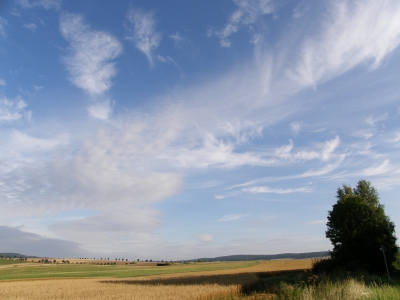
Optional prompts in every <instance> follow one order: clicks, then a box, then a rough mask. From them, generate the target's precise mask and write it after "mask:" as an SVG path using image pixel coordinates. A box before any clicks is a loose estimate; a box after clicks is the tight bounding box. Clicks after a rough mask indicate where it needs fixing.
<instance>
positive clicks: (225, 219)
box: [216, 214, 250, 222]
mask: <svg viewBox="0 0 400 300" xmlns="http://www.w3.org/2000/svg"><path fill="white" fill-rule="evenodd" d="M249 215H250V214H231V215H226V216H222V217H221V218H219V219H218V220H216V222H229V221H237V220H239V219H243V218H245V217H247V216H249Z"/></svg>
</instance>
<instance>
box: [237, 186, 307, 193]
mask: <svg viewBox="0 0 400 300" xmlns="http://www.w3.org/2000/svg"><path fill="white" fill-rule="evenodd" d="M312 190H313V189H312V188H311V187H308V186H306V187H301V188H297V189H292V188H289V189H276V188H270V187H268V186H252V187H245V188H242V190H241V191H242V192H244V193H251V194H293V193H309V192H311V191H312Z"/></svg>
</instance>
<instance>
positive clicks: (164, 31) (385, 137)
mask: <svg viewBox="0 0 400 300" xmlns="http://www.w3.org/2000/svg"><path fill="white" fill-rule="evenodd" d="M399 44H400V2H399V1H397V0H365V1H350V0H347V1H346V0H332V1H319V0H314V1H312V0H310V1H294V0H292V1H291V0H288V1H278V0H275V1H274V0H233V1H231V0H221V1H186V0H179V1H178V0H171V1H156V0H151V1H144V0H143V1H142V0H133V1H125V0H119V1H111V0H110V1H106V0H102V1H97V0H96V1H95V0H86V1H66V0H64V1H62V0H15V1H2V2H1V4H0V66H1V67H0V139H1V145H2V147H1V152H0V160H1V168H0V220H1V221H0V239H1V240H2V241H3V242H2V243H1V245H0V252H19V253H22V254H27V255H37V256H58V257H68V256H72V257H79V256H85V257H104V256H105V257H107V256H109V257H113V256H115V257H126V258H130V259H137V258H140V259H153V260H156V259H159V260H161V259H164V260H165V259H167V260H175V259H190V258H195V257H214V256H222V255H232V254H273V253H287V252H291V253H293V252H311V251H326V250H329V249H331V245H330V242H329V240H327V239H326V238H325V230H326V217H327V212H328V210H330V209H331V207H332V205H333V204H334V203H335V202H336V198H335V194H336V190H337V188H338V187H340V186H342V184H348V185H351V186H355V184H356V183H357V181H358V180H360V179H366V180H368V181H370V182H371V183H372V185H373V186H374V187H375V188H376V189H377V190H378V192H379V195H380V199H381V202H382V203H383V204H384V205H385V209H386V214H387V215H389V217H390V218H391V220H392V221H394V223H395V225H397V226H400V202H399V200H398V195H399V192H400V177H399V172H400V152H399V148H400V126H399V121H400V101H399V100H400V72H399V70H400V49H399Z"/></svg>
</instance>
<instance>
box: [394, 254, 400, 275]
mask: <svg viewBox="0 0 400 300" xmlns="http://www.w3.org/2000/svg"><path fill="white" fill-rule="evenodd" d="M393 267H394V268H395V269H397V271H400V252H397V254H396V260H395V261H394V263H393Z"/></svg>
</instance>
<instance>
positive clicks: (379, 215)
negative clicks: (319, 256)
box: [326, 180, 397, 273]
mask: <svg viewBox="0 0 400 300" xmlns="http://www.w3.org/2000/svg"><path fill="white" fill-rule="evenodd" d="M336 197H337V203H336V204H335V205H333V209H332V210H331V211H329V213H328V223H327V227H328V230H327V231H326V237H327V238H329V239H330V240H331V242H332V244H333V247H334V248H333V251H332V253H331V257H332V261H330V262H328V263H326V264H327V266H329V267H332V265H333V264H334V265H336V266H337V267H339V268H343V269H346V270H357V269H364V270H367V271H369V272H379V273H384V272H386V268H385V264H384V260H383V255H382V252H381V251H380V247H381V245H383V246H384V247H385V248H386V252H385V254H386V259H387V262H388V265H389V266H392V264H393V262H394V261H395V255H396V253H397V246H396V236H395V234H394V233H395V226H394V223H393V222H391V221H390V219H389V217H388V216H386V215H385V211H384V206H383V205H382V204H380V203H379V196H378V193H377V191H376V190H375V188H374V187H372V186H371V184H370V183H369V182H368V181H365V180H360V181H359V182H358V184H357V186H356V187H355V188H354V189H351V187H350V186H347V185H343V188H338V190H337V196H336Z"/></svg>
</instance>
